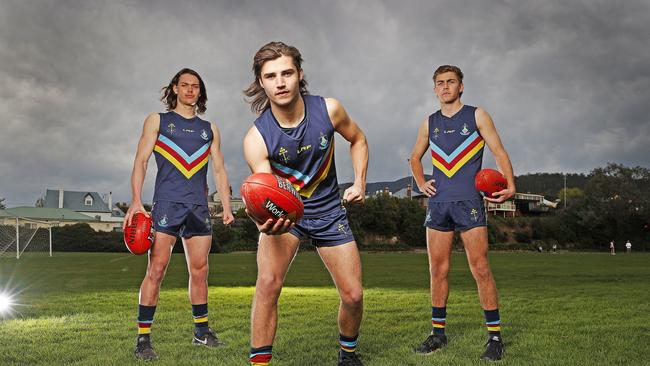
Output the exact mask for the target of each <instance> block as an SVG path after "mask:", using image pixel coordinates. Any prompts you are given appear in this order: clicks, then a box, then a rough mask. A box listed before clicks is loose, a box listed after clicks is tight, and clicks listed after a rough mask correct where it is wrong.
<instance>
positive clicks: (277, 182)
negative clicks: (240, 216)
mask: <svg viewBox="0 0 650 366" xmlns="http://www.w3.org/2000/svg"><path fill="white" fill-rule="evenodd" d="M240 192H241V197H242V200H243V201H244V204H245V205H246V210H247V211H248V215H249V216H250V217H251V218H252V219H253V220H255V221H257V222H258V223H260V224H263V223H265V222H266V221H267V220H268V219H279V218H281V217H284V218H288V219H289V220H291V221H294V222H295V221H298V220H300V218H301V217H302V215H303V213H304V210H305V207H304V205H303V204H302V200H301V199H300V194H299V193H298V191H296V189H295V188H293V186H292V185H291V182H289V181H288V180H287V179H285V178H282V177H279V176H277V175H274V174H271V173H255V174H252V175H250V176H249V177H248V178H246V180H244V183H242V185H241V188H240Z"/></svg>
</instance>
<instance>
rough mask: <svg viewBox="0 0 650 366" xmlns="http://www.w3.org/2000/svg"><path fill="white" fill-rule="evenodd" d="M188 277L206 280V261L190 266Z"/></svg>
mask: <svg viewBox="0 0 650 366" xmlns="http://www.w3.org/2000/svg"><path fill="white" fill-rule="evenodd" d="M190 278H191V279H192V280H197V281H204V280H206V279H207V278H208V262H207V261H206V262H205V263H201V264H198V265H192V266H190Z"/></svg>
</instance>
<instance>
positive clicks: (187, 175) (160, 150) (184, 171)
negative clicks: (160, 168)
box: [153, 146, 210, 179]
mask: <svg viewBox="0 0 650 366" xmlns="http://www.w3.org/2000/svg"><path fill="white" fill-rule="evenodd" d="M153 149H154V151H157V152H158V153H160V155H162V156H164V157H165V159H167V160H169V162H170V163H172V164H173V165H174V166H175V167H176V169H178V170H179V171H180V172H181V173H182V174H183V175H184V176H185V178H187V179H190V178H192V176H193V175H194V174H196V172H198V171H199V170H200V169H201V168H203V167H204V166H205V164H207V163H208V161H209V160H210V155H206V156H205V158H204V159H203V160H201V162H200V163H198V164H196V166H195V167H194V168H192V169H190V170H187V169H186V168H185V167H184V166H183V164H181V163H180V162H179V161H178V160H176V158H175V157H173V156H172V155H171V154H170V153H168V152H167V151H165V150H164V149H163V148H162V147H159V146H156V147H154V148H153Z"/></svg>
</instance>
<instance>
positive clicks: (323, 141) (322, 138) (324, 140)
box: [318, 132, 329, 150]
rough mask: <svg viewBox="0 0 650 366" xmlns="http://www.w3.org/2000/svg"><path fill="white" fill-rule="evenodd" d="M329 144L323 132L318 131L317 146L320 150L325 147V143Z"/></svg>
mask: <svg viewBox="0 0 650 366" xmlns="http://www.w3.org/2000/svg"><path fill="white" fill-rule="evenodd" d="M328 144H329V141H328V140H327V137H326V136H325V135H323V133H322V132H321V133H320V143H319V145H318V148H319V149H321V150H325V149H327V145H328Z"/></svg>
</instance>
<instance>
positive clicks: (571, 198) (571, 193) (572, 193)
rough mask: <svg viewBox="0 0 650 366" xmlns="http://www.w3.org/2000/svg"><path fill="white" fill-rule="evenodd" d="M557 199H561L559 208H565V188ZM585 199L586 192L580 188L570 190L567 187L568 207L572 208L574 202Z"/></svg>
mask: <svg viewBox="0 0 650 366" xmlns="http://www.w3.org/2000/svg"><path fill="white" fill-rule="evenodd" d="M557 197H558V198H559V199H560V203H559V204H558V207H564V198H565V193H564V188H562V189H560V191H559V192H557ZM584 197H585V192H584V191H583V190H582V189H580V188H576V187H573V188H569V187H567V189H566V204H567V206H570V205H571V204H573V203H574V202H577V201H580V200H581V199H583V198H584Z"/></svg>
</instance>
